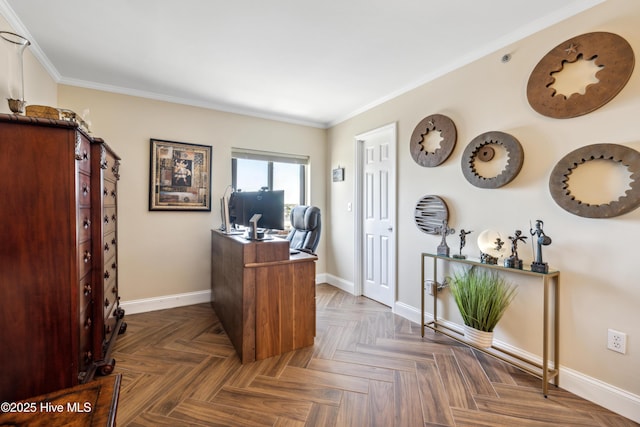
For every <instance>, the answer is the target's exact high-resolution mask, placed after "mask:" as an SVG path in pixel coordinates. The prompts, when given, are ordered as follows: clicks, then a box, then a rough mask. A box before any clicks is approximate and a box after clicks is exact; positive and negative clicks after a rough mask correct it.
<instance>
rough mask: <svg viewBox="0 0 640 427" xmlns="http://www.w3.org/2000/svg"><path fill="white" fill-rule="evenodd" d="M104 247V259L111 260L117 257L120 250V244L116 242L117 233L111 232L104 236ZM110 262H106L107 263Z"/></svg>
mask: <svg viewBox="0 0 640 427" xmlns="http://www.w3.org/2000/svg"><path fill="white" fill-rule="evenodd" d="M103 242H104V245H103V247H102V249H103V251H104V259H105V260H110V259H111V258H112V257H114V256H115V254H116V252H117V248H118V242H117V240H116V233H114V232H111V233H107V234H105V235H104V239H103ZM107 262H108V261H105V263H107Z"/></svg>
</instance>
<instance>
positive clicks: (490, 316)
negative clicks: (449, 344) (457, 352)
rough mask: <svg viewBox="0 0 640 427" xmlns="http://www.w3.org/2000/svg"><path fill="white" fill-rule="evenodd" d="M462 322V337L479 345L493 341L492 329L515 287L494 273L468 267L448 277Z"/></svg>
mask: <svg viewBox="0 0 640 427" xmlns="http://www.w3.org/2000/svg"><path fill="white" fill-rule="evenodd" d="M449 287H450V288H451V294H452V295H453V298H454V300H455V302H456V305H457V306H458V309H459V310H460V314H461V315H462V319H463V321H464V325H465V326H464V333H465V337H466V338H467V339H468V340H469V341H470V342H471V343H473V344H475V345H476V346H478V347H481V348H489V347H491V344H492V342H493V328H495V326H496V325H497V324H498V321H499V320H500V318H501V317H502V315H503V314H504V312H505V311H506V309H507V307H508V306H509V304H510V303H511V301H512V300H513V298H514V297H515V295H516V287H515V286H514V285H513V284H511V283H509V282H507V281H506V280H505V279H504V278H503V277H502V276H500V275H499V274H497V273H496V272H492V271H487V270H484V269H482V270H480V269H476V268H471V269H469V270H466V271H465V272H464V273H458V274H454V275H453V277H451V278H449Z"/></svg>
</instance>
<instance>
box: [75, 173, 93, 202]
mask: <svg viewBox="0 0 640 427" xmlns="http://www.w3.org/2000/svg"><path fill="white" fill-rule="evenodd" d="M90 190H91V177H90V176H89V175H85V174H83V173H80V174H78V205H80V206H81V207H86V206H91V191H90Z"/></svg>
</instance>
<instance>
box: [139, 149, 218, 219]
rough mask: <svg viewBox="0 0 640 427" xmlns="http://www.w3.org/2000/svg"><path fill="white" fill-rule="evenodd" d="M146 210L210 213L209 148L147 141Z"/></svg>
mask: <svg viewBox="0 0 640 427" xmlns="http://www.w3.org/2000/svg"><path fill="white" fill-rule="evenodd" d="M150 159H151V165H150V167H149V169H150V172H151V173H150V176H149V210H150V211H211V147H209V146H207V145H196V144H186V143H183V142H174V141H164V140H161V139H151V156H150Z"/></svg>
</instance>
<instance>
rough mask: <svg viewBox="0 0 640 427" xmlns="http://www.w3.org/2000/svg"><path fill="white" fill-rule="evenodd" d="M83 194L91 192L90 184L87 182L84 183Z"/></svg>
mask: <svg viewBox="0 0 640 427" xmlns="http://www.w3.org/2000/svg"><path fill="white" fill-rule="evenodd" d="M82 194H84V195H85V196H86V195H87V194H89V185H88V184H87V183H86V182H83V183H82Z"/></svg>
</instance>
